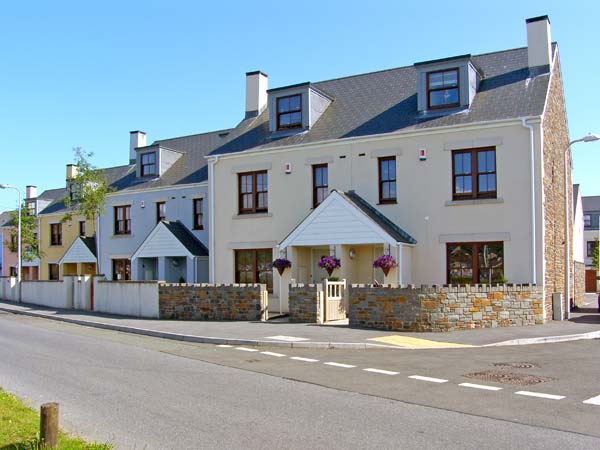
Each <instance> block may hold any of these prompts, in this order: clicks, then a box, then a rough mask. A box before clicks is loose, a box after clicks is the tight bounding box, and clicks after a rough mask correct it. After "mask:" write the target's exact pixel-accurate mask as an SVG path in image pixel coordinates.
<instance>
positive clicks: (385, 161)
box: [378, 156, 396, 203]
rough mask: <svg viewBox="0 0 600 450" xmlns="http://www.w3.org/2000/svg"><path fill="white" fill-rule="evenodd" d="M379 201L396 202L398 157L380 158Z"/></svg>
mask: <svg viewBox="0 0 600 450" xmlns="http://www.w3.org/2000/svg"><path fill="white" fill-rule="evenodd" d="M378 164H379V203H396V157H395V156H387V157H385V158H379V160H378Z"/></svg>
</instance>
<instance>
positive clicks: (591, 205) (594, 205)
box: [581, 195, 600, 213]
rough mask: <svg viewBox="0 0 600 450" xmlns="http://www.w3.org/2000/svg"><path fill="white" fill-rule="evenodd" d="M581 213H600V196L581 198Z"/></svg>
mask: <svg viewBox="0 0 600 450" xmlns="http://www.w3.org/2000/svg"><path fill="white" fill-rule="evenodd" d="M581 202H582V204H583V212H584V213H587V212H600V195H594V196H590V197H581Z"/></svg>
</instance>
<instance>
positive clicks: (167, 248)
mask: <svg viewBox="0 0 600 450" xmlns="http://www.w3.org/2000/svg"><path fill="white" fill-rule="evenodd" d="M161 256H187V257H190V258H192V257H193V255H192V254H191V253H190V252H189V251H188V249H187V248H185V246H184V245H183V244H182V243H181V242H180V241H179V239H177V238H176V237H175V236H174V235H173V233H171V231H169V229H168V228H167V227H166V226H165V225H164V224H163V223H162V222H160V223H159V224H157V225H156V227H155V228H154V230H152V232H151V233H150V234H149V235H148V237H147V238H146V239H145V240H144V242H142V245H140V247H139V248H138V249H137V250H136V251H135V253H134V254H133V256H132V257H131V259H135V258H156V257H161Z"/></svg>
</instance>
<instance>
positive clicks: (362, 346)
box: [0, 306, 406, 350]
mask: <svg viewBox="0 0 600 450" xmlns="http://www.w3.org/2000/svg"><path fill="white" fill-rule="evenodd" d="M0 311H4V312H8V313H13V314H19V315H22V316H30V317H37V318H41V319H49V320H55V321H57V322H65V323H72V324H75V325H82V326H86V327H92V328H100V329H104V330H112V331H120V332H122V333H130V334H137V335H141V336H150V337H156V338H161V339H170V340H174V341H184V342H194V343H198V344H215V345H222V344H226V345H251V346H254V347H288V348H309V349H310V348H312V349H332V348H337V349H356V350H368V349H371V348H372V349H378V348H379V349H380V348H388V349H396V350H406V349H403V348H402V347H398V346H391V345H382V344H369V343H360V342H286V341H265V340H260V339H234V338H220V337H212V336H195V335H189V334H179V333H170V332H168V331H156V330H148V329H145V328H136V327H126V326H122V325H113V324H109V323H104V322H93V321H88V320H81V319H73V318H70V317H57V316H51V315H49V314H44V313H37V312H33V311H23V310H17V309H12V308H5V307H2V306H0Z"/></svg>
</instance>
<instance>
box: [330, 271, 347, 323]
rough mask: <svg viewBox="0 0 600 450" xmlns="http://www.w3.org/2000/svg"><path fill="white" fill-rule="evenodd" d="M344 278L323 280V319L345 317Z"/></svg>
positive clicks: (340, 318)
mask: <svg viewBox="0 0 600 450" xmlns="http://www.w3.org/2000/svg"><path fill="white" fill-rule="evenodd" d="M345 293H346V280H342V281H329V280H325V321H330V320H342V319H345V318H346V304H345V302H344V296H345Z"/></svg>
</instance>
